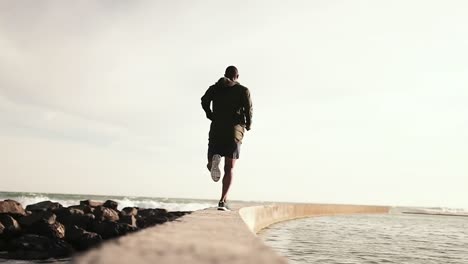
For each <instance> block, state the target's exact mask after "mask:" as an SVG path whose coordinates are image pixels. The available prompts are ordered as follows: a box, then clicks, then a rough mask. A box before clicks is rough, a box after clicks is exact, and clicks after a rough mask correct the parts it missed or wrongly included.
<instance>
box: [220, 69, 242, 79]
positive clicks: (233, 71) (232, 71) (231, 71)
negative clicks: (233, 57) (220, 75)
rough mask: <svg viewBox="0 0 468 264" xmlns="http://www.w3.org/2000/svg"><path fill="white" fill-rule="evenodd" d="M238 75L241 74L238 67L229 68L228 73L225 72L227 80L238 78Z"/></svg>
mask: <svg viewBox="0 0 468 264" xmlns="http://www.w3.org/2000/svg"><path fill="white" fill-rule="evenodd" d="M237 74H239V71H238V70H237V68H236V66H229V67H227V68H226V71H225V72H224V76H226V78H229V79H232V78H234V77H237Z"/></svg>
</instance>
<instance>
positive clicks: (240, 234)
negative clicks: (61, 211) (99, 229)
mask: <svg viewBox="0 0 468 264" xmlns="http://www.w3.org/2000/svg"><path fill="white" fill-rule="evenodd" d="M240 206H242V205H237V206H236V205H234V210H233V211H230V212H224V211H218V210H216V209H215V208H209V209H205V210H200V211H196V212H194V213H192V214H189V215H185V216H183V217H182V218H179V219H178V220H175V221H173V222H168V223H165V224H163V225H158V226H154V227H151V228H147V229H144V230H142V231H139V232H136V233H133V234H130V235H127V236H124V237H121V238H118V239H116V240H112V241H108V242H106V243H104V244H103V245H102V246H101V247H99V248H97V249H94V250H91V251H89V252H86V253H85V254H83V255H80V256H77V257H76V258H75V259H74V260H73V263H77V264H83V263H92V264H101V263H115V264H118V263H132V264H133V263H134V264H138V263H158V264H172V263H178V264H198V263H213V264H214V263H223V264H237V263H268V264H276V263H278V264H280V263H281V264H286V263H287V260H286V259H285V258H283V257H281V256H279V255H278V254H276V253H275V252H274V251H273V250H272V249H271V248H269V247H268V246H266V245H265V244H264V243H263V241H262V240H261V239H259V238H258V237H257V236H256V235H255V233H254V232H257V231H258V230H260V229H261V228H264V227H266V226H268V225H269V224H272V223H275V222H278V221H284V220H288V219H294V218H300V217H307V216H314V215H333V214H353V213H387V212H388V211H389V208H388V207H380V206H352V205H312V204H309V205H306V204H275V205H260V206H252V207H245V208H243V209H241V210H240V211H239V209H240Z"/></svg>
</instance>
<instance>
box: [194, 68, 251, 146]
mask: <svg viewBox="0 0 468 264" xmlns="http://www.w3.org/2000/svg"><path fill="white" fill-rule="evenodd" d="M211 102H213V107H212V108H210V104H211ZM201 104H202V107H203V110H204V111H205V113H206V117H207V118H209V119H210V120H211V121H212V124H211V130H210V138H211V137H212V135H213V134H219V133H224V131H226V133H227V134H230V132H229V129H232V128H233V127H234V126H238V125H239V126H242V127H247V128H248V129H250V126H251V124H252V100H251V99H250V92H249V89H247V87H244V86H242V85H240V84H239V83H238V82H234V81H232V80H230V79H228V78H226V77H223V78H221V79H219V80H218V82H216V84H214V85H212V86H210V87H209V88H208V90H207V91H206V93H205V94H204V95H203V97H202V98H201Z"/></svg>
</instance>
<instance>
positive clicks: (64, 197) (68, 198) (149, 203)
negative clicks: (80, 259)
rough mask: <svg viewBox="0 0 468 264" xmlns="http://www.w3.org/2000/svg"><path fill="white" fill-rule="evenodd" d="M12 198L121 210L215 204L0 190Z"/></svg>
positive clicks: (0, 195)
mask: <svg viewBox="0 0 468 264" xmlns="http://www.w3.org/2000/svg"><path fill="white" fill-rule="evenodd" d="M5 199H12V200H15V201H18V202H20V203H21V204H22V205H23V207H24V208H26V205H29V204H34V203H38V202H42V201H49V200H50V201H53V202H58V203H60V204H62V205H63V206H65V207H66V206H70V205H77V204H79V203H80V201H82V200H88V199H89V200H96V201H105V200H113V201H116V202H117V203H118V204H119V206H118V209H119V210H121V209H122V208H124V207H127V206H134V207H140V208H164V209H167V210H168V211H196V210H200V209H204V208H208V207H212V206H215V205H217V201H215V200H195V199H179V198H154V197H138V196H104V195H88V194H55V193H26V192H0V201H3V200H5Z"/></svg>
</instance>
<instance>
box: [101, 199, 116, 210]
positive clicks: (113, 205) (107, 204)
mask: <svg viewBox="0 0 468 264" xmlns="http://www.w3.org/2000/svg"><path fill="white" fill-rule="evenodd" d="M102 206H104V207H107V208H110V209H113V210H117V207H118V206H119V204H118V203H117V202H116V201H112V200H107V201H105V202H104V204H103V205H102Z"/></svg>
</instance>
